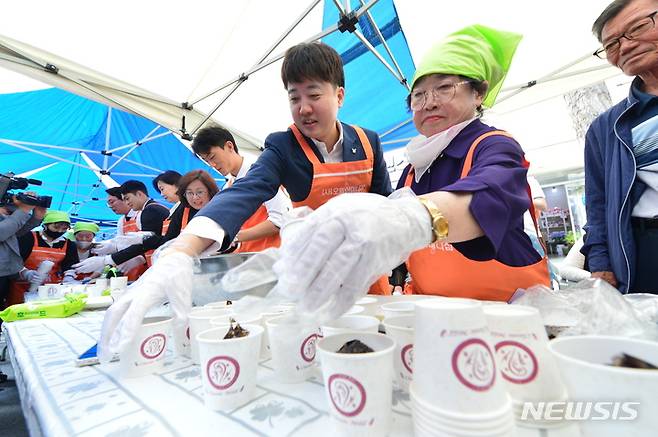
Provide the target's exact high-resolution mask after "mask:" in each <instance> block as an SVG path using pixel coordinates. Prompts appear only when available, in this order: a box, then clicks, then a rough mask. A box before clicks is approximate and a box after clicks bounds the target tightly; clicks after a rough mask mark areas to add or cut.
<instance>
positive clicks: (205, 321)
mask: <svg viewBox="0 0 658 437" xmlns="http://www.w3.org/2000/svg"><path fill="white" fill-rule="evenodd" d="M230 314H233V312H232V310H230V309H220V308H217V309H214V308H209V309H208V308H206V309H203V310H199V311H194V312H193V313H190V315H189V316H188V323H189V337H188V336H187V333H186V334H185V336H186V337H188V338H189V340H190V355H191V357H192V362H193V363H194V364H199V344H198V343H197V341H196V336H197V335H199V334H200V333H202V332H203V331H205V330H207V329H211V328H213V326H212V325H211V324H210V321H211V320H212V319H216V318H217V317H221V316H226V315H230Z"/></svg>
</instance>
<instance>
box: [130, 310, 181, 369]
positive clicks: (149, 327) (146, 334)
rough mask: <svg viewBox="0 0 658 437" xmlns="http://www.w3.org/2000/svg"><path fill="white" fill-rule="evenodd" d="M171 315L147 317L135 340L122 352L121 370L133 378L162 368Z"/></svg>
mask: <svg viewBox="0 0 658 437" xmlns="http://www.w3.org/2000/svg"><path fill="white" fill-rule="evenodd" d="M170 326H171V318H169V317H146V318H144V321H143V323H142V326H141V327H140V329H139V331H138V332H137V335H136V336H135V338H134V339H133V341H132V342H131V343H130V344H129V345H128V346H127V347H126V349H125V351H124V352H122V353H121V359H120V363H119V369H120V370H119V372H120V374H121V376H122V377H125V378H132V377H137V376H144V375H149V374H151V373H155V372H157V371H159V370H162V366H163V364H164V356H165V352H166V350H167V341H168V337H167V336H168V333H169V330H170Z"/></svg>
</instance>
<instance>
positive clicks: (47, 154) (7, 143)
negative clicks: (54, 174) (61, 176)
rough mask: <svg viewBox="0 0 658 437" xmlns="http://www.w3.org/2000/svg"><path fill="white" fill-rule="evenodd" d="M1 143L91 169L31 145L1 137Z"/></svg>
mask: <svg viewBox="0 0 658 437" xmlns="http://www.w3.org/2000/svg"><path fill="white" fill-rule="evenodd" d="M0 143H3V144H6V145H8V146H11V147H16V148H17V149H21V150H25V151H27V152H31V153H36V154H37V155H41V156H46V157H48V158H51V159H54V160H56V161H60V162H65V163H67V164H71V165H75V166H77V167H82V168H86V169H87V170H91V168H90V167H88V166H86V165H82V164H78V163H77V162H73V161H69V160H68V159H64V158H60V157H59V156H55V155H51V154H50V153H46V152H41V151H39V150H34V149H31V148H29V147H25V146H21V145H20V144H16V143H13V142H11V141H7V140H2V139H0Z"/></svg>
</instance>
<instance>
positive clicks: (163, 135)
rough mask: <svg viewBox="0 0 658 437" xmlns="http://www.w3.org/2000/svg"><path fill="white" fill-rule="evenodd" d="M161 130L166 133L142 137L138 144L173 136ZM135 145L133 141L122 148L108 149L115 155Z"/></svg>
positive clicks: (169, 132) (167, 131)
mask: <svg viewBox="0 0 658 437" xmlns="http://www.w3.org/2000/svg"><path fill="white" fill-rule="evenodd" d="M160 127H162V126H160ZM162 128H163V129H165V130H166V132H162V133H160V134H157V135H154V136H152V137H148V138H146V137H144V138H143V139H141V140H140V141H139V142H140V143H142V144H144V143H148V142H149V141H153V140H157V139H158V138H161V137H165V136H167V135H173V134H174V133H173V132H172V131H170V130H168V129H167V128H165V127H162ZM135 143H136V141H135V142H132V143H130V144H124V145H123V146H119V147H115V148H114V149H110V153H115V152H118V151H119V150H123V149H127V148H129V147H132V146H134V145H135ZM98 153H100V152H98Z"/></svg>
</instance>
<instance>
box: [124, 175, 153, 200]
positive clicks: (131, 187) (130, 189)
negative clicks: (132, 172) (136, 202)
mask: <svg viewBox="0 0 658 437" xmlns="http://www.w3.org/2000/svg"><path fill="white" fill-rule="evenodd" d="M138 191H141V192H143V193H144V194H146V195H147V196H148V195H149V192H148V190H147V189H146V185H144V182H140V181H136V180H132V179H131V180H129V181H126V182H124V183H123V184H121V194H123V195H126V194H128V193H132V194H134V193H136V192H138Z"/></svg>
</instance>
